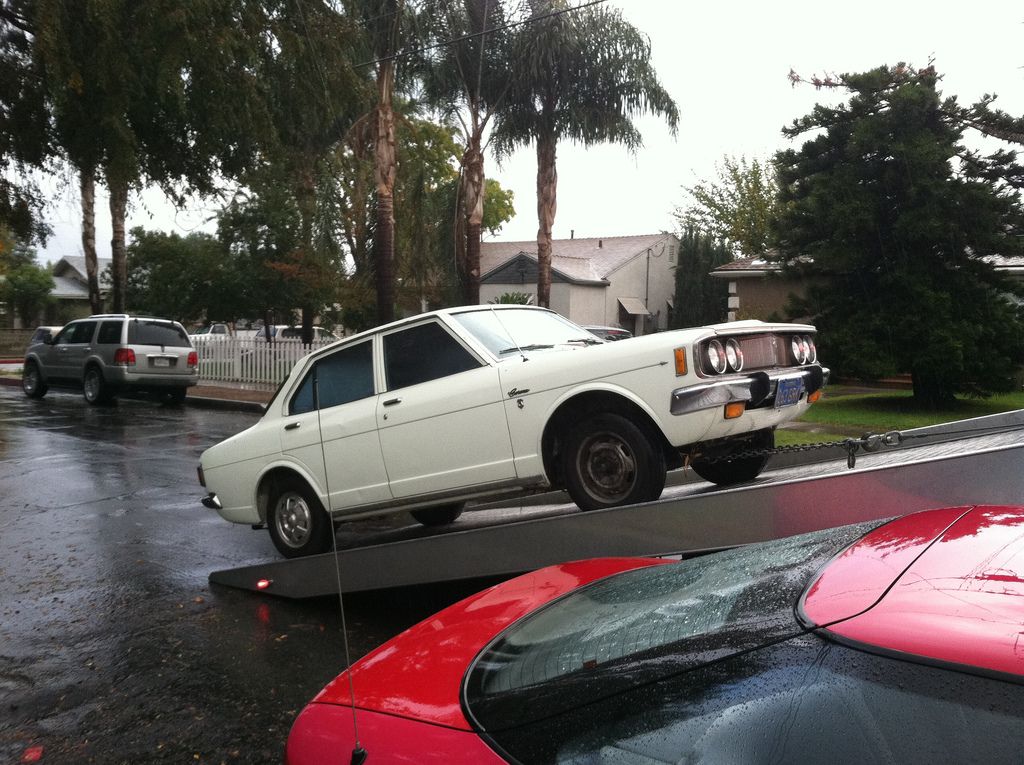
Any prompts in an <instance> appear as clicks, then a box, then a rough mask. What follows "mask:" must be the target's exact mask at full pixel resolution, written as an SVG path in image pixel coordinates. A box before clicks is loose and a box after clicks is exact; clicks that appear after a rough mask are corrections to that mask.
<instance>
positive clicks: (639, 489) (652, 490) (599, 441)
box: [561, 414, 666, 510]
mask: <svg viewBox="0 0 1024 765" xmlns="http://www.w3.org/2000/svg"><path fill="white" fill-rule="evenodd" d="M561 467H562V477H563V480H564V482H565V488H566V491H568V492H569V496H570V497H572V500H573V502H575V503H576V504H577V505H579V507H580V509H582V510H599V509H601V508H605V507H618V506H619V505H632V504H636V503H637V502H651V501H653V500H656V499H657V498H658V497H660V496H661V492H662V490H663V489H664V488H665V471H666V468H665V454H664V453H663V452H662V451H661V449H660V448H658V447H657V445H655V444H653V443H651V439H650V438H648V436H647V435H646V434H645V433H644V432H643V431H642V430H641V429H640V428H638V427H637V426H636V425H634V424H633V423H632V422H630V421H629V420H627V419H625V418H624V417H620V416H619V415H616V414H601V415H597V416H596V417H592V418H591V419H589V420H584V421H583V422H582V423H580V424H579V425H577V426H576V427H575V428H574V429H573V430H572V431H570V433H569V437H568V438H567V439H566V445H565V449H564V451H563V452H562V457H561Z"/></svg>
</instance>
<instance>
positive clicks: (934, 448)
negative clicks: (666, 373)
mask: <svg viewBox="0 0 1024 765" xmlns="http://www.w3.org/2000/svg"><path fill="white" fill-rule="evenodd" d="M888 440H889V442H890V445H886V444H884V443H882V444H878V443H877V442H876V443H873V444H872V445H871V448H875V447H878V450H877V451H872V452H864V451H863V449H857V450H856V451H855V452H854V454H855V460H854V466H853V467H852V468H851V467H850V459H849V454H850V452H851V451H854V449H855V448H856V447H855V446H851V442H847V444H846V446H838V445H837V446H832V447H829V448H821V449H813V450H808V451H806V452H790V453H785V454H780V455H776V456H775V457H773V461H772V463H770V464H769V468H770V469H769V470H766V471H765V472H764V473H763V474H762V475H761V476H760V477H759V478H758V480H757V481H756V482H754V483H751V484H746V485H744V486H741V487H737V488H731V489H720V488H717V487H714V486H712V485H711V484H708V483H705V482H702V481H699V480H695V477H694V476H693V475H692V473H689V474H685V475H683V476H682V478H683V480H682V482H681V483H680V482H677V483H676V485H670V486H669V487H668V488H666V490H665V493H664V494H663V495H662V497H661V499H660V500H658V501H657V502H651V503H647V504H642V505H631V506H628V507H619V508H613V509H610V510H602V511H594V512H589V513H584V512H581V511H580V510H579V509H578V508H576V506H575V505H572V504H568V505H566V504H559V505H550V506H548V507H543V506H542V507H537V506H536V504H534V505H533V507H531V508H530V510H529V512H528V513H524V512H522V511H521V510H518V508H519V507H520V506H519V505H514V506H512V507H513V508H517V509H515V510H512V511H511V512H510V511H509V509H508V506H507V505H506V508H505V509H504V510H502V509H501V508H496V509H494V510H480V511H474V512H469V513H466V514H465V515H463V517H462V519H460V521H458V522H457V523H455V524H453V525H452V526H450V527H448V529H447V530H445V531H443V532H442V533H438V532H437V530H436V529H435V530H428V529H419V528H418V527H414V528H411V529H409V530H408V531H407V533H408V534H413V535H416V534H421V535H419V536H415V537H414V538H407V539H400V540H398V541H385V542H383V543H372V542H373V541H374V537H372V536H371V537H370V538H368V539H367V540H366V541H368V542H371V543H369V544H365V545H364V546H356V547H351V548H346V549H341V550H339V551H338V552H337V553H327V554H325V555H317V556H311V557H308V558H299V559H295V560H277V561H272V562H268V563H263V564H258V565H253V566H244V567H241V568H234V569H228V570H223V571H215V572H213V573H212V574H210V581H211V582H212V583H215V584H221V585H228V586H231V587H237V588H242V589H249V590H254V591H262V592H266V593H268V594H273V595H276V596H280V597H285V598H308V597H317V596H322V595H329V594H337V593H338V591H339V589H340V590H341V591H342V592H359V591H365V590H377V589H384V588H388V587H399V586H407V585H412V584H422V583H427V582H445V581H454V580H461V579H471V578H477V577H489V576H504V575H514V574H519V573H522V572H525V571H531V570H533V569H537V568H540V567H542V566H547V565H551V564H554V563H563V562H566V561H570V560H579V559H582V558H592V557H606V556H669V555H686V554H696V553H700V552H704V551H708V550H715V549H720V548H725V547H732V546H735V545H741V544H749V543H751V542H760V541H764V540H769V539H777V538H779V537H784V536H789V535H791V534H799V533H803V532H807V531H815V530H818V529H824V528H830V527H833V526H841V525H844V524H847V523H856V522H858V521H866V520H874V519H879V518H888V517H891V516H896V515H902V514H905V513H909V512H914V511H917V510H924V509H927V508H933V507H953V506H958V505H973V504H1024V411H1021V412H1013V413H1010V414H1006V415H993V416H992V417H983V418H978V419H974V420H967V421H963V422H959V423H952V424H950V425H943V426H938V427H934V428H921V429H917V430H912V431H903V433H901V434H895V435H894V437H891V438H889V439H888ZM893 442H896V443H893ZM863 443H865V444H866V443H867V442H863ZM675 477H676V479H677V481H678V478H679V476H678V475H677V476H675ZM485 514H490V515H491V516H494V517H495V520H491V521H488V519H487V517H486V516H485ZM481 518H482V519H483V521H481V520H480V519H481ZM385 536H386V535H385Z"/></svg>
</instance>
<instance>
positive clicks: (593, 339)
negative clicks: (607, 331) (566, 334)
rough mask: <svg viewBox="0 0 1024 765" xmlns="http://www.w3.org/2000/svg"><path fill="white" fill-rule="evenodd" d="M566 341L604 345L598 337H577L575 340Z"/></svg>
mask: <svg viewBox="0 0 1024 765" xmlns="http://www.w3.org/2000/svg"><path fill="white" fill-rule="evenodd" d="M565 342H566V343H583V344H584V345H603V344H604V343H602V342H601V341H600V340H598V339H597V338H596V337H577V338H576V339H574V340H566V341H565Z"/></svg>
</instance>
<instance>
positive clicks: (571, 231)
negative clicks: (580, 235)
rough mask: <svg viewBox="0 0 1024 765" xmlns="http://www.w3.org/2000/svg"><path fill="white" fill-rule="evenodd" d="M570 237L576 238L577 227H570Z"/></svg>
mask: <svg viewBox="0 0 1024 765" xmlns="http://www.w3.org/2000/svg"><path fill="white" fill-rule="evenodd" d="M569 238H570V239H575V238H576V229H574V228H571V229H569Z"/></svg>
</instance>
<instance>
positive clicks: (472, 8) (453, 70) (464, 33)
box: [416, 0, 514, 304]
mask: <svg viewBox="0 0 1024 765" xmlns="http://www.w3.org/2000/svg"><path fill="white" fill-rule="evenodd" d="M510 5H511V3H509V2H507V1H506V2H503V1H502V0H428V2H426V3H424V5H423V6H422V8H421V10H420V14H419V17H418V19H419V23H418V26H419V28H420V29H421V31H422V34H423V37H424V39H425V41H426V42H427V43H428V44H427V46H426V47H425V48H424V49H423V50H424V52H423V53H421V54H420V55H419V56H417V57H416V58H417V65H418V70H419V73H420V76H421V77H422V80H423V89H424V94H425V96H426V99H427V101H428V103H430V104H431V105H432V106H433V107H434V109H436V110H437V111H438V112H439V113H440V114H441V116H442V118H443V119H444V120H445V121H446V122H451V123H452V124H456V125H458V126H459V129H460V131H461V133H462V140H463V143H464V146H465V149H464V151H463V153H462V159H461V173H460V184H459V199H460V202H461V204H460V208H461V209H460V211H459V218H458V225H456V226H455V231H454V233H455V237H454V241H453V244H454V250H455V253H456V260H457V262H458V263H459V266H460V270H461V271H462V273H463V274H464V280H465V288H466V292H465V302H467V303H469V304H476V303H479V302H480V238H481V233H482V227H483V220H484V199H485V196H486V192H487V182H486V175H485V173H484V148H485V145H484V136H485V133H486V131H487V128H488V125H489V123H490V121H491V119H492V117H493V116H494V114H495V112H496V111H498V110H499V109H500V108H501V104H502V102H503V100H504V98H505V95H506V94H507V93H508V91H509V88H510V84H511V78H510V76H509V57H510V55H511V50H510V44H511V40H512V32H511V30H510V29H509V28H508V22H509V20H510V16H512V15H514V9H510V8H509V6H510Z"/></svg>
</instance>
